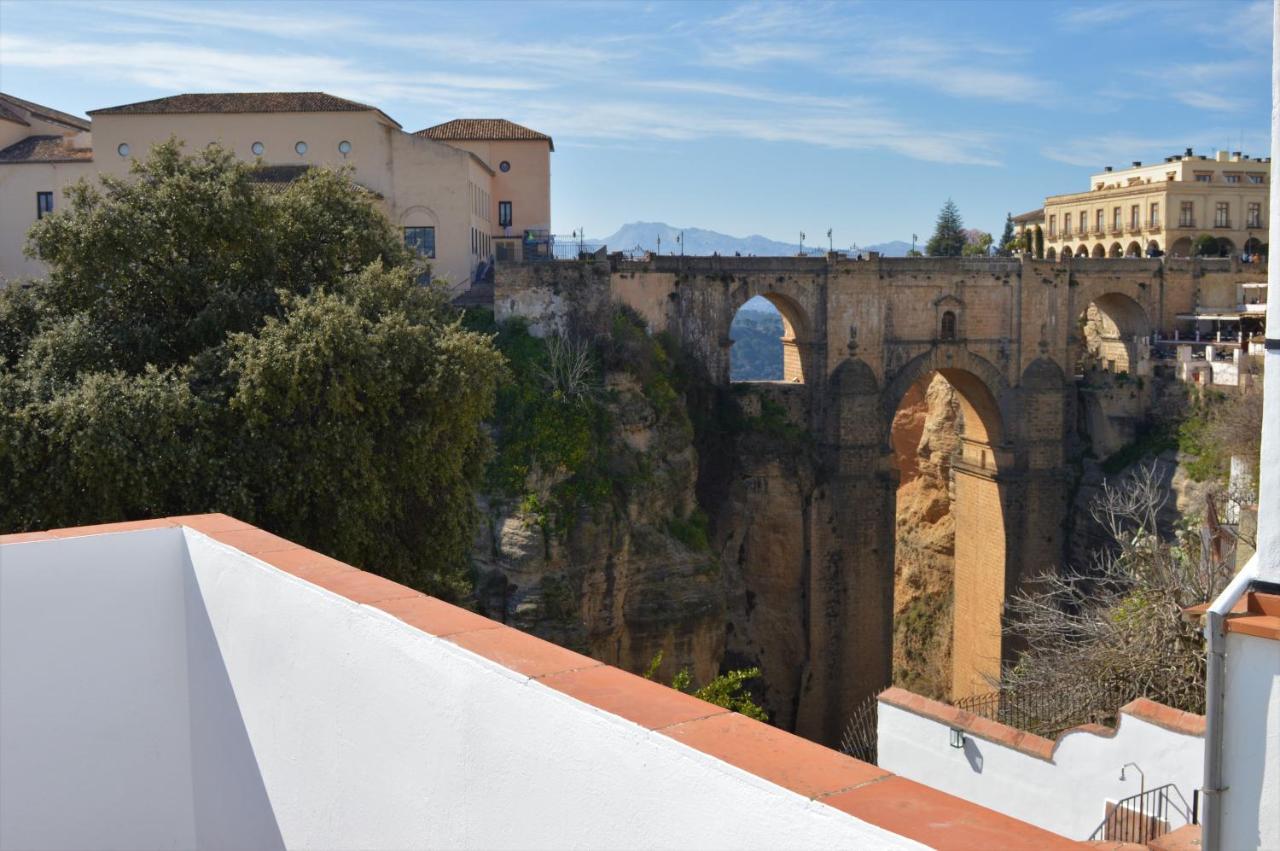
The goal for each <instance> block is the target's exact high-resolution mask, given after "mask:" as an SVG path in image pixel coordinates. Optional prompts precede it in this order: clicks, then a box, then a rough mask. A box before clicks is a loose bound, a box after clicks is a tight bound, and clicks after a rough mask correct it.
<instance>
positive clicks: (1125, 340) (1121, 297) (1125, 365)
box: [1073, 291, 1151, 375]
mask: <svg viewBox="0 0 1280 851" xmlns="http://www.w3.org/2000/svg"><path fill="white" fill-rule="evenodd" d="M1077 323H1078V329H1079V333H1078V335H1077V337H1076V338H1075V339H1074V340H1073V342H1074V343H1075V346H1074V347H1073V348H1074V350H1075V352H1074V354H1075V360H1074V363H1073V366H1074V367H1075V372H1076V373H1077V374H1081V373H1084V372H1086V371H1088V370H1089V369H1099V370H1102V371H1104V372H1116V373H1119V372H1124V373H1129V374H1131V375H1137V374H1140V373H1141V372H1142V369H1141V367H1142V364H1143V362H1144V360H1145V358H1146V350H1147V345H1148V341H1149V339H1150V336H1151V319H1150V317H1149V316H1148V315H1147V311H1146V310H1145V309H1144V308H1143V306H1142V305H1141V304H1139V303H1138V301H1137V300H1136V299H1134V298H1133V297H1132V296H1131V295H1128V294H1125V293H1121V292H1115V291H1108V292H1102V293H1099V294H1097V295H1094V296H1093V297H1091V298H1090V299H1089V300H1088V301H1086V302H1084V307H1083V308H1082V309H1081V311H1080V314H1079V316H1078V318H1077Z"/></svg>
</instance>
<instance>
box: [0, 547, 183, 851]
mask: <svg viewBox="0 0 1280 851" xmlns="http://www.w3.org/2000/svg"><path fill="white" fill-rule="evenodd" d="M184 551H185V545H184V543H183V539H182V535H181V534H180V533H179V532H178V530H175V529H164V530H157V531H154V532H139V533H135V534H129V535H97V536H92V537H87V538H77V539H73V540H68V541H60V542H56V543H51V544H45V543H39V544H34V543H33V544H16V545H8V546H4V547H0V848H4V849H15V851H16V849H23V851H34V849H58V851H63V849H69V848H77V849H78V848H153V849H159V848H175V849H181V848H192V847H194V846H195V844H196V838H195V821H194V812H193V804H192V779H191V778H192V767H191V749H190V744H189V741H190V740H189V736H188V729H189V724H188V713H187V648H186V641H185V638H184V636H185V614H184V604H183V599H184V594H185V589H184V578H183V575H184V571H182V570H181V569H179V566H180V565H181V563H182V560H183V558H184Z"/></svg>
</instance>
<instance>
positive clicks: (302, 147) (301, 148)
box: [293, 142, 307, 156]
mask: <svg viewBox="0 0 1280 851" xmlns="http://www.w3.org/2000/svg"><path fill="white" fill-rule="evenodd" d="M293 149H294V150H295V151H297V152H298V156H302V155H303V154H305V153H306V152H307V143H306V142H299V143H298V144H296V145H294V146H293Z"/></svg>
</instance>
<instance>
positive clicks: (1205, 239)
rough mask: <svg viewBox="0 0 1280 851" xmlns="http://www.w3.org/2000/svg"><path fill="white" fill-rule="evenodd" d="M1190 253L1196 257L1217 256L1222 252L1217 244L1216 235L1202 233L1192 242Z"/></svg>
mask: <svg viewBox="0 0 1280 851" xmlns="http://www.w3.org/2000/svg"><path fill="white" fill-rule="evenodd" d="M1191 253H1192V254H1193V255H1194V256H1196V257H1217V256H1218V255H1219V254H1221V253H1222V249H1221V246H1220V245H1219V244H1218V239H1217V237H1215V236H1212V235H1210V234H1207V233H1202V234H1200V235H1199V236H1197V237H1196V241H1195V242H1194V243H1192V245H1191Z"/></svg>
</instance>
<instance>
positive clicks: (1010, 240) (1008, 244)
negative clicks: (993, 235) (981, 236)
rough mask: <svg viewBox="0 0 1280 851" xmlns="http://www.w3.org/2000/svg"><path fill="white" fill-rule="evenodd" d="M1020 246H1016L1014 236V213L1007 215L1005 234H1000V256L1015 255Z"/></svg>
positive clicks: (1005, 217) (1005, 218)
mask: <svg viewBox="0 0 1280 851" xmlns="http://www.w3.org/2000/svg"><path fill="white" fill-rule="evenodd" d="M1017 247H1018V246H1017V245H1015V244H1014V236H1013V213H1005V216H1004V233H1002V234H1000V246H999V251H1000V254H1001V255H1003V256H1005V257H1008V256H1009V255H1011V254H1013V252H1014V250H1015V249H1016V248H1017Z"/></svg>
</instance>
